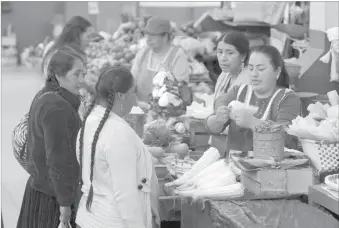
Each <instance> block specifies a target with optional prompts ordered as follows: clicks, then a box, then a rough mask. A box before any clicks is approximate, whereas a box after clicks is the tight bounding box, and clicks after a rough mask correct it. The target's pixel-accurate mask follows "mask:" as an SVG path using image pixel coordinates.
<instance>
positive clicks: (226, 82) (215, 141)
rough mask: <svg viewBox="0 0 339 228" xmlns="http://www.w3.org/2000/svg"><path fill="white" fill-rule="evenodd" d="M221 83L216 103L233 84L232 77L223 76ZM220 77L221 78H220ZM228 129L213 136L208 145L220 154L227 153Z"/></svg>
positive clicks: (216, 94)
mask: <svg viewBox="0 0 339 228" xmlns="http://www.w3.org/2000/svg"><path fill="white" fill-rule="evenodd" d="M222 74H224V73H221V75H220V76H223V78H221V80H220V82H218V83H217V85H216V87H215V95H214V101H215V100H216V99H217V98H218V97H219V96H220V95H221V94H223V93H226V92H227V91H228V89H229V87H230V84H231V77H230V76H229V74H228V75H222ZM220 76H219V77H220ZM227 133H228V127H227V128H226V129H225V131H224V132H222V133H221V134H220V135H212V136H211V137H210V139H209V141H208V144H209V145H211V146H212V147H214V148H216V149H218V150H219V152H220V153H223V152H224V151H226V139H227Z"/></svg>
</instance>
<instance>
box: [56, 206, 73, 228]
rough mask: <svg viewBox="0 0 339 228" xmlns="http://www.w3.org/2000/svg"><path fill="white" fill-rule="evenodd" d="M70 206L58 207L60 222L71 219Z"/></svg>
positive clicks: (67, 221) (66, 221)
mask: <svg viewBox="0 0 339 228" xmlns="http://www.w3.org/2000/svg"><path fill="white" fill-rule="evenodd" d="M71 215H72V209H71V207H60V218H59V219H60V223H66V224H67V223H69V221H71Z"/></svg>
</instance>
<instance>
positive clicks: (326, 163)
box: [299, 138, 339, 173]
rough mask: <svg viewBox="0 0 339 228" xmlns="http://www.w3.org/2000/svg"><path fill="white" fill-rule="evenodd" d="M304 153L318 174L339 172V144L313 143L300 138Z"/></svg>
mask: <svg viewBox="0 0 339 228" xmlns="http://www.w3.org/2000/svg"><path fill="white" fill-rule="evenodd" d="M299 141H300V142H301V146H302V148H303V151H304V153H305V154H306V155H307V156H308V157H309V158H310V160H311V162H312V164H313V166H314V167H315V168H316V169H317V170H318V172H319V173H323V172H332V171H337V170H339V142H325V141H315V140H311V139H302V138H300V139H299Z"/></svg>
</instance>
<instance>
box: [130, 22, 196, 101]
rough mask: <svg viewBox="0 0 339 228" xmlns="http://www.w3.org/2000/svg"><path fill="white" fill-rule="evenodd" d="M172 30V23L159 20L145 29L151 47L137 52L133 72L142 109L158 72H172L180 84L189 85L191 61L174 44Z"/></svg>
mask: <svg viewBox="0 0 339 228" xmlns="http://www.w3.org/2000/svg"><path fill="white" fill-rule="evenodd" d="M171 31H172V29H171V24H170V21H168V20H165V19H162V18H159V17H151V18H150V19H149V20H148V22H147V25H146V27H145V29H144V33H145V37H146V40H147V46H146V47H145V48H144V49H141V50H140V51H139V52H138V53H137V55H136V57H135V59H134V62H133V66H132V70H131V71H132V74H133V76H134V78H135V80H136V91H137V98H138V103H139V105H140V106H141V107H143V106H144V105H145V103H146V104H147V102H148V96H149V94H151V93H152V90H153V84H152V81H153V77H154V76H155V75H156V73H157V72H158V71H160V70H169V71H171V72H172V73H173V75H174V77H175V78H176V79H177V80H178V81H185V82H188V79H189V65H188V59H187V56H186V54H185V53H184V50H183V49H182V48H180V47H178V46H175V45H173V44H172V38H171V36H172V33H171ZM140 101H141V102H140Z"/></svg>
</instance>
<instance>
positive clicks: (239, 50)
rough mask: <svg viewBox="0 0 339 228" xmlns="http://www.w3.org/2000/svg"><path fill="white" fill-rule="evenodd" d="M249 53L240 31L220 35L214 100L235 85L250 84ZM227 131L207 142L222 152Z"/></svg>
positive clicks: (248, 46) (248, 45)
mask: <svg viewBox="0 0 339 228" xmlns="http://www.w3.org/2000/svg"><path fill="white" fill-rule="evenodd" d="M249 53H250V43H249V40H248V39H247V38H246V36H245V35H244V34H243V33H242V32H237V31H232V32H228V33H226V34H224V35H223V36H221V37H220V39H219V41H218V47H217V58H218V62H219V66H220V68H221V70H222V73H221V74H220V75H219V77H218V80H217V83H216V86H215V91H214V94H215V95H214V101H215V100H216V99H217V98H218V97H219V96H220V95H222V94H225V93H227V92H228V91H229V90H230V89H231V88H233V86H235V85H241V84H250V76H249V72H248V69H247V64H248V58H249ZM227 132H228V128H226V130H225V131H224V132H223V133H221V134H219V135H212V137H211V138H210V142H209V144H210V145H211V146H213V147H215V148H217V149H218V150H219V151H222V152H224V151H225V150H226V137H227Z"/></svg>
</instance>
